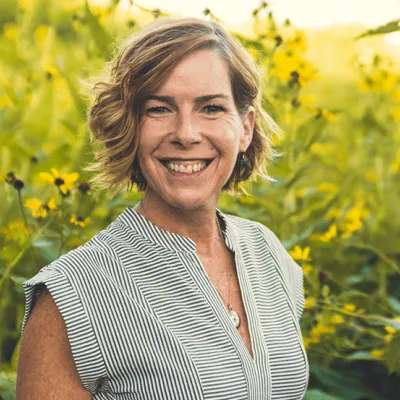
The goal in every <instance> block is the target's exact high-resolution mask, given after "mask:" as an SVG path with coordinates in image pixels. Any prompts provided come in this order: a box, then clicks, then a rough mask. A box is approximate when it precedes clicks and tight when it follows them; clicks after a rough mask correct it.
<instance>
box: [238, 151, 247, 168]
mask: <svg viewBox="0 0 400 400" xmlns="http://www.w3.org/2000/svg"><path fill="white" fill-rule="evenodd" d="M239 164H240V166H241V167H242V166H243V167H247V166H248V165H249V160H248V159H247V157H246V154H245V153H240V157H239Z"/></svg>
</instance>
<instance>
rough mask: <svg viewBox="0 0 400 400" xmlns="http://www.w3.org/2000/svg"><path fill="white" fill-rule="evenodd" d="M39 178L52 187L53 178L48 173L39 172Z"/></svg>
mask: <svg viewBox="0 0 400 400" xmlns="http://www.w3.org/2000/svg"><path fill="white" fill-rule="evenodd" d="M39 176H40V178H42V179H43V180H44V181H46V182H48V183H51V184H52V185H54V176H53V175H51V174H49V173H48V172H39Z"/></svg>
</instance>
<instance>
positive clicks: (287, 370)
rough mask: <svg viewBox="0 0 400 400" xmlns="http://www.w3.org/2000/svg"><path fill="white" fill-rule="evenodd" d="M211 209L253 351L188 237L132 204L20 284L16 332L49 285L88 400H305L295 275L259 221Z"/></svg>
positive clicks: (299, 278) (300, 300) (298, 275)
mask: <svg viewBox="0 0 400 400" xmlns="http://www.w3.org/2000/svg"><path fill="white" fill-rule="evenodd" d="M216 212H217V215H219V217H220V218H221V220H222V222H223V224H221V228H222V229H223V230H222V232H223V236H224V240H225V243H226V246H227V247H228V248H229V249H230V250H232V251H233V252H234V255H235V261H236V268H237V274H238V279H239V284H240V289H241V292H242V298H243V303H244V307H245V310H246V314H247V317H248V327H249V332H250V337H251V342H252V347H253V353H254V358H252V357H251V355H250V353H249V351H248V350H247V348H246V346H245V344H244V342H243V340H242V338H241V336H240V335H239V333H238V332H237V329H236V328H235V327H234V325H233V324H232V322H231V320H230V317H229V315H228V313H227V311H226V309H225V307H224V305H223V303H222V301H221V298H220V297H219V294H218V292H217V290H216V288H215V286H214V285H213V284H212V283H211V281H210V280H209V279H208V275H207V273H206V271H205V269H204V267H203V266H202V264H201V261H200V259H199V257H198V256H197V254H196V244H195V242H194V241H193V240H191V239H189V238H186V237H183V236H180V235H177V234H174V233H171V232H168V231H166V230H163V229H161V228H159V227H157V226H156V225H154V224H153V223H151V222H150V221H149V220H147V219H146V218H145V217H144V216H142V215H141V214H139V213H138V212H136V211H135V210H133V209H132V208H130V207H128V208H126V209H125V210H124V211H123V212H122V213H121V214H120V215H119V216H118V217H117V218H116V219H115V220H114V222H112V223H111V224H110V225H109V226H108V227H107V228H106V229H104V230H102V231H100V232H99V233H97V234H96V235H94V236H93V237H92V238H91V239H90V240H89V241H88V242H86V243H85V244H83V245H81V246H79V247H77V248H76V249H73V250H71V251H69V252H68V253H66V254H64V255H63V256H61V257H60V258H58V259H57V260H55V261H53V262H52V263H51V264H49V265H47V266H45V267H43V268H42V269H41V270H40V271H39V272H38V273H37V274H36V275H35V276H34V277H32V278H31V279H29V280H27V281H25V282H24V283H23V286H24V290H25V297H26V308H25V315H24V319H23V323H22V332H23V330H24V328H25V325H26V322H27V320H28V317H29V315H30V312H31V310H32V306H33V303H34V301H35V299H36V297H37V295H38V294H39V292H40V287H41V285H43V284H44V285H46V287H47V288H48V290H49V292H50V293H51V295H52V297H53V299H54V301H55V303H56V305H57V307H58V309H59V311H60V313H61V315H62V317H63V319H64V321H65V324H66V327H67V334H68V340H69V342H70V346H71V350H72V355H73V359H74V361H75V365H76V368H77V371H78V374H79V377H80V379H81V381H82V384H83V385H84V387H85V388H86V389H87V390H89V391H90V392H91V393H92V394H93V399H95V400H100V399H102V400H103V399H110V400H111V399H124V400H128V399H129V400H130V399H144V400H147V399H152V400H153V399H155V400H158V399H165V400H175V399H181V400H190V399H193V400H194V399H195V400H201V399H207V400H211V399H212V400H223V399H225V400H239V399H242V400H278V399H281V400H292V399H293V400H297V399H302V398H303V397H304V395H305V391H306V388H307V385H308V379H309V365H308V361H307V355H306V352H305V349H304V345H303V341H302V335H301V330H300V326H299V321H300V317H301V315H302V311H303V308H304V294H303V273H302V270H301V268H300V267H299V265H298V264H296V263H295V262H294V261H293V259H292V257H291V256H290V255H289V254H288V253H287V251H286V250H285V248H284V247H283V245H282V244H281V243H280V241H279V240H278V238H277V237H276V236H275V234H274V233H273V232H272V231H271V230H269V229H268V228H266V227H265V226H264V225H262V224H260V223H258V222H254V221H250V220H247V219H244V218H241V217H237V216H233V215H230V214H223V213H222V212H221V211H220V210H219V209H217V210H216Z"/></svg>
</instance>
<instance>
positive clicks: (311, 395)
mask: <svg viewBox="0 0 400 400" xmlns="http://www.w3.org/2000/svg"><path fill="white" fill-rule="evenodd" d="M305 400H341V399H340V398H339V397H336V396H331V395H329V394H326V393H324V392H321V391H320V390H318V389H311V390H307V394H306V397H305Z"/></svg>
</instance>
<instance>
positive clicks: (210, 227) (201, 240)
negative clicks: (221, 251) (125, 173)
mask: <svg viewBox="0 0 400 400" xmlns="http://www.w3.org/2000/svg"><path fill="white" fill-rule="evenodd" d="M135 211H136V212H138V213H140V214H142V215H143V216H144V217H145V218H146V219H147V220H148V221H150V222H152V223H153V224H155V225H156V226H158V227H159V228H161V229H164V230H166V231H168V232H171V233H175V234H177V235H180V236H183V237H186V238H189V239H192V240H193V241H194V242H195V243H196V250H197V253H198V254H204V255H206V256H212V255H213V254H215V253H216V252H217V250H218V249H217V247H219V246H217V243H221V244H222V245H223V239H222V237H221V236H222V234H221V233H220V231H219V226H218V219H217V214H216V203H215V204H207V205H204V206H202V207H200V208H196V209H190V210H187V209H184V208H180V207H171V206H170V205H169V204H167V203H166V202H165V201H162V202H160V201H155V199H153V198H151V197H148V196H146V195H145V196H144V197H143V198H142V200H141V201H140V202H139V203H138V205H137V206H136V207H135Z"/></svg>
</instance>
